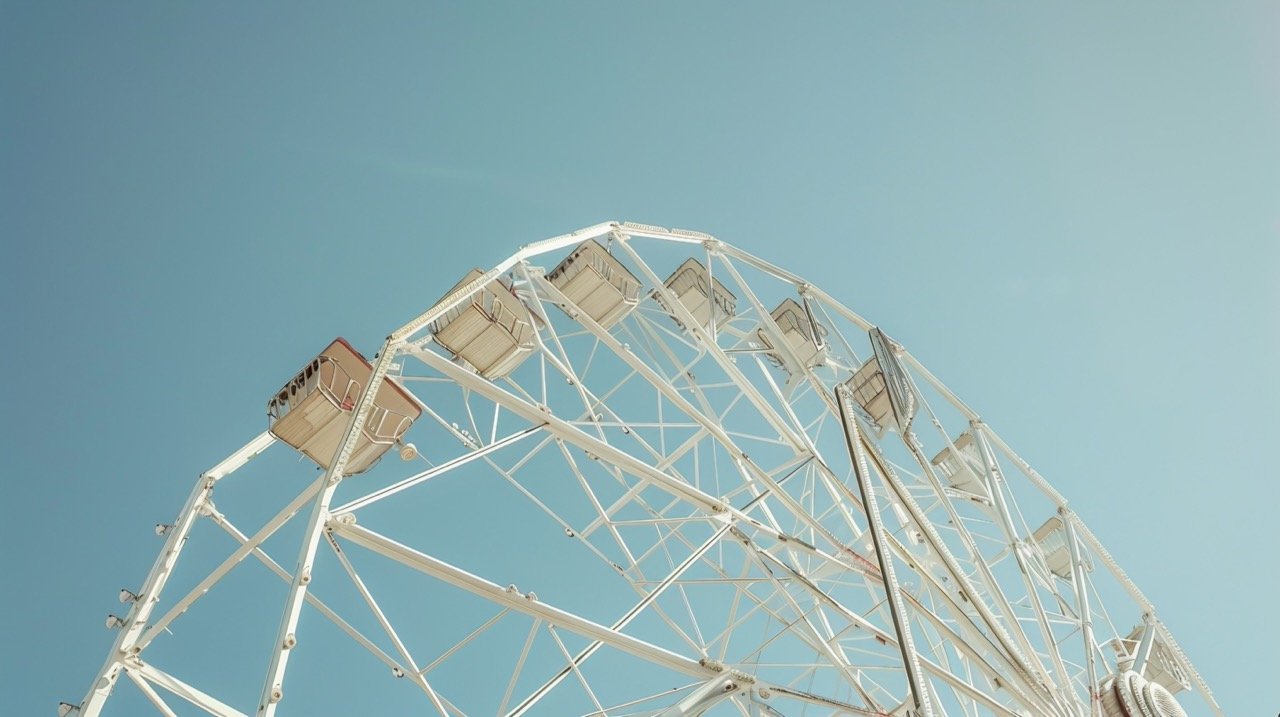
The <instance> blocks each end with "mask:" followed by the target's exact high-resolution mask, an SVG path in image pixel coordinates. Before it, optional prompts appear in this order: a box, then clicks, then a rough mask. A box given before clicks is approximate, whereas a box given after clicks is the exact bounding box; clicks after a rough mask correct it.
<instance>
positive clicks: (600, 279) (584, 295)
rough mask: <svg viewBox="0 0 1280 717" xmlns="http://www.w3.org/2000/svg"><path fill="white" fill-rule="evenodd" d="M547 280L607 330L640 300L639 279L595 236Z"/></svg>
mask: <svg viewBox="0 0 1280 717" xmlns="http://www.w3.org/2000/svg"><path fill="white" fill-rule="evenodd" d="M547 281H549V282H551V284H552V285H553V286H555V287H556V288H557V289H559V290H560V292H561V293H562V294H564V295H565V296H566V297H567V298H568V299H569V300H570V301H572V302H573V307H572V308H575V309H576V310H577V311H581V312H582V313H584V314H586V315H587V316H590V317H591V318H592V320H594V321H595V322H596V323H597V324H600V325H601V326H603V327H604V328H606V329H607V328H609V327H611V326H613V325H614V324H616V323H618V322H619V321H621V320H622V319H623V318H625V317H626V315H627V314H629V313H631V310H632V309H634V308H636V305H637V304H639V303H640V280H639V279H637V278H636V277H635V275H634V274H632V273H631V272H630V271H628V270H627V267H625V266H623V265H622V262H620V261H618V259H617V258H616V257H615V256H613V255H612V254H610V253H609V252H608V250H606V249H605V248H604V247H603V246H601V245H600V243H599V242H597V241H596V240H594V239H588V240H587V241H585V242H583V243H581V244H579V245H578V246H577V248H576V249H574V250H573V253H571V254H570V255H569V256H567V257H565V259H564V261H562V262H560V264H559V265H558V266H556V268H555V269H552V270H551V271H550V272H549V273H548V274H547ZM565 308H566V309H568V308H570V307H565Z"/></svg>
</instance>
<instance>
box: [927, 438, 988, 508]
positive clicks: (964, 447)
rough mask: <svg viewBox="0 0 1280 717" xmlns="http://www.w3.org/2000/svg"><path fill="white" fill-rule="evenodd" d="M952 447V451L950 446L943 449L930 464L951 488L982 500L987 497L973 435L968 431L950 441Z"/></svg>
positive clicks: (980, 462)
mask: <svg viewBox="0 0 1280 717" xmlns="http://www.w3.org/2000/svg"><path fill="white" fill-rule="evenodd" d="M952 445H954V446H955V449H954V450H952V447H951V446H947V447H946V448H943V449H942V450H941V451H939V452H938V454H937V455H936V456H934V457H933V460H931V461H930V463H932V464H933V465H934V467H936V468H937V469H938V472H939V473H941V474H942V477H943V479H944V480H946V481H947V483H948V484H949V485H950V486H951V487H952V488H955V489H956V490H960V491H964V492H965V493H970V494H972V495H975V496H981V497H983V498H984V499H985V498H987V497H989V496H988V495H987V486H986V482H985V481H984V480H983V479H982V476H983V475H984V474H985V473H986V471H985V469H984V468H983V467H982V457H981V456H980V455H979V454H978V446H977V444H976V443H974V441H973V434H971V433H969V432H968V431H965V432H964V433H961V434H960V435H959V436H956V439H955V440H954V441H952Z"/></svg>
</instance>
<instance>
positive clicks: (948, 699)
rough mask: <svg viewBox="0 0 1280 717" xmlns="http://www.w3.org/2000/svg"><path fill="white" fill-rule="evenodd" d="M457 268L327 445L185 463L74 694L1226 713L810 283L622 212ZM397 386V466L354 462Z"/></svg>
mask: <svg viewBox="0 0 1280 717" xmlns="http://www.w3.org/2000/svg"><path fill="white" fill-rule="evenodd" d="M570 252H573V253H572V254H570ZM566 255H568V256H569V259H567V260H566ZM690 258H692V259H693V261H687V260H689V259H690ZM673 268H675V269H676V271H675V273H673V274H671V275H670V276H669V277H668V278H666V279H664V278H663V277H664V276H667V273H668V272H670V271H671V270H672V269H673ZM468 278H469V280H464V282H463V283H462V284H461V285H459V286H458V287H455V289H454V290H453V291H452V292H451V293H449V294H448V295H447V296H445V298H443V299H442V300H441V301H440V302H439V303H437V304H435V305H434V306H433V307H432V308H430V309H429V310H428V311H426V312H425V313H424V314H422V315H421V316H419V317H417V318H416V319H414V320H413V321H410V322H409V323H408V324H406V325H405V326H403V327H401V328H400V329H398V330H397V331H395V332H394V333H392V334H391V335H390V337H388V338H387V340H386V342H385V343H384V344H383V345H382V347H381V349H380V350H379V352H378V353H377V356H376V359H375V360H374V361H373V363H372V365H371V368H370V370H369V375H368V377H367V379H366V380H364V381H363V382H356V383H355V384H352V385H355V386H356V388H357V389H358V390H356V391H354V392H352V393H350V395H349V398H344V399H342V400H341V401H337V402H335V405H337V406H339V408H340V409H341V410H342V413H341V417H342V422H341V424H340V425H341V430H337V432H336V433H335V434H334V440H335V443H334V444H333V445H334V452H333V456H334V457H333V459H332V460H329V461H324V462H322V463H321V465H322V466H325V465H326V464H327V467H323V468H322V469H320V470H319V472H317V470H316V468H315V465H314V464H311V463H308V462H305V461H300V460H298V459H297V454H296V453H294V452H293V451H292V450H291V449H290V448H289V447H288V446H274V444H276V443H279V442H280V441H278V440H277V439H276V438H275V437H274V436H273V435H272V434H271V433H263V434H262V435H260V436H258V437H257V438H255V439H253V440H252V441H250V442H249V443H248V444H247V445H245V446H244V447H243V448H241V449H240V450H238V451H236V452H235V453H233V454H232V455H231V456H230V457H229V458H227V459H226V460H225V461H223V462H222V463H220V464H219V465H217V466H215V467H214V468H213V469H211V470H209V471H208V472H206V473H204V474H202V475H201V476H200V478H199V480H198V481H197V484H196V486H195V488H194V490H193V491H192V493H191V496H190V497H189V498H188V500H187V502H186V504H185V505H184V506H183V507H182V509H181V511H180V512H179V514H178V516H177V519H176V520H175V521H174V522H173V523H172V524H171V525H170V524H163V525H160V526H157V532H159V533H162V534H163V535H164V536H165V540H166V542H165V545H164V548H163V549H162V551H161V553H160V556H159V557H158V558H157V560H156V563H155V565H154V566H153V567H152V569H151V572H150V573H149V574H148V575H147V577H146V579H145V581H144V582H143V583H142V584H141V585H140V586H138V588H137V590H128V591H124V592H122V595H121V598H122V600H123V601H126V602H128V603H129V604H130V611H129V612H128V614H127V615H126V616H124V617H120V618H113V619H112V620H111V621H110V626H112V627H115V628H116V629H118V631H119V632H118V636H117V637H116V640H115V644H114V645H113V646H112V648H111V650H110V652H109V654H108V656H107V659H106V662H105V664H104V665H103V668H102V670H101V672H100V674H99V675H97V676H96V677H95V679H94V682H93V685H92V686H91V688H90V690H89V691H88V694H87V695H86V696H85V698H84V700H83V701H82V702H81V703H80V704H78V705H76V706H72V705H63V707H62V708H61V710H62V712H63V714H72V713H78V714H82V715H84V717H96V716H97V715H99V714H132V713H134V710H136V709H139V707H138V705H151V706H152V707H154V708H155V709H156V710H158V712H159V713H160V714H166V715H175V714H181V713H182V710H187V709H190V708H192V707H193V706H194V707H195V708H196V709H198V710H201V711H203V712H207V713H209V714H214V715H242V714H257V715H262V716H264V717H269V716H270V715H273V714H275V713H276V712H277V710H278V709H279V710H283V711H284V712H286V713H290V712H292V713H294V714H300V713H303V712H300V711H296V710H307V709H310V710H312V711H315V710H316V707H315V705H317V704H320V705H323V704H337V702H325V700H342V699H350V694H351V690H353V689H361V688H362V689H365V690H371V691H376V693H377V695H376V696H377V700H375V699H374V697H361V698H359V699H367V701H368V702H367V703H368V704H370V705H374V704H382V701H388V700H389V702H386V703H387V704H389V705H407V706H408V707H407V709H414V711H415V712H421V713H425V714H438V715H446V716H449V717H452V716H456V715H491V714H497V715H507V716H508V717H516V716H518V715H525V714H528V715H539V714H541V715H605V714H607V715H615V716H621V715H703V714H705V715H742V716H745V717H758V716H765V715H787V716H788V717H795V716H797V715H815V714H823V715H825V714H833V715H905V714H920V715H944V714H946V715H979V714H983V715H985V714H995V715H1062V716H1064V717H1065V716H1068V715H1121V714H1124V715H1134V716H1136V715H1139V714H1145V715H1175V714H1178V713H1180V712H1181V710H1182V709H1187V710H1189V711H1191V712H1193V713H1195V712H1197V711H1200V712H1204V713H1212V714H1217V715H1221V711H1220V710H1219V708H1218V707H1217V705H1216V703H1215V702H1214V700H1213V697H1212V695H1211V693H1210V691H1209V689H1208V687H1207V686H1206V685H1205V684H1204V682H1203V680H1202V679H1201V678H1200V677H1199V675H1198V673H1197V672H1196V670H1195V669H1194V668H1193V666H1192V665H1191V663H1190V661H1189V660H1188V659H1187V657H1186V655H1184V654H1183V652H1182V651H1181V650H1180V649H1179V647H1178V645H1177V643H1176V642H1175V641H1174V639H1173V636H1172V635H1171V634H1170V633H1169V630H1168V629H1167V628H1166V626H1165V625H1164V624H1163V623H1162V622H1161V621H1160V620H1159V619H1158V618H1157V617H1156V614H1155V609H1154V607H1153V606H1152V603H1151V602H1150V601H1149V600H1148V599H1147V597H1146V596H1145V595H1143V593H1142V592H1141V591H1140V590H1139V589H1138V588H1137V587H1136V586H1135V585H1134V584H1133V583H1132V582H1131V581H1130V580H1129V579H1128V577H1127V576H1126V575H1125V573H1124V571H1123V570H1122V569H1121V568H1120V567H1119V566H1118V565H1117V564H1116V562H1115V561H1114V560H1113V559H1112V558H1111V556H1110V555H1109V554H1108V552H1107V551H1106V550H1105V549H1104V548H1103V546H1102V545H1101V543H1100V542H1099V541H1098V539H1097V538H1096V537H1095V536H1094V535H1093V533H1092V532H1090V531H1089V529H1088V528H1086V527H1085V525H1084V523H1083V522H1081V520H1080V518H1079V517H1078V516H1076V515H1075V514H1074V513H1073V512H1072V511H1071V510H1070V508H1068V506H1067V501H1066V499H1065V498H1064V497H1062V496H1061V495H1060V494H1059V493H1058V492H1057V491H1056V490H1055V489H1054V488H1053V487H1052V486H1051V485H1050V484H1049V482H1047V481H1046V480H1045V479H1044V478H1042V477H1041V476H1040V475H1039V474H1038V473H1037V472H1036V471H1035V470H1034V469H1032V468H1031V466H1030V465H1029V464H1028V463H1027V462H1026V461H1025V460H1023V459H1022V458H1020V457H1019V456H1018V455H1017V454H1015V453H1014V452H1013V450H1012V449H1011V448H1010V447H1009V446H1008V445H1007V444H1006V443H1005V442H1004V441H1003V440H1001V438H1000V436H999V435H998V434H997V433H996V432H995V431H994V430H992V429H991V428H990V427H989V426H988V425H986V424H985V423H984V422H983V421H982V420H981V418H980V417H979V415H978V414H977V413H975V412H974V411H973V410H971V409H970V408H969V407H968V406H967V405H966V404H965V403H963V402H962V401H961V400H960V399H958V398H957V397H956V396H955V395H953V394H952V393H951V391H949V390H948V389H947V388H946V387H945V386H944V385H943V384H942V383H941V382H939V381H938V380H937V379H936V378H934V376H933V375H932V374H931V373H929V371H927V370H926V369H925V368H924V367H923V366H922V365H921V364H920V363H919V362H918V361H917V360H916V359H915V358H914V357H913V356H912V355H911V354H910V353H908V352H907V351H906V350H905V349H903V348H902V347H901V346H899V345H898V344H896V343H895V342H893V341H892V340H891V339H890V338H889V337H887V336H885V335H884V334H883V333H882V332H880V331H879V330H878V329H876V328H875V327H874V326H873V325H872V324H870V323H869V322H867V321H866V320H864V319H863V318H862V317H860V316H859V315H858V314H856V313H854V312H853V311H851V310H849V309H848V308H846V307H845V306H844V305H843V304H841V303H840V302H839V301H838V300H837V299H836V298H834V297H833V296H832V295H830V294H828V293H827V292H825V291H823V290H822V289H820V288H818V287H816V286H813V285H811V284H809V283H807V282H806V281H804V280H803V279H801V278H800V277H798V276H796V275H794V274H791V273H789V272H787V271H785V270H783V269H780V268H778V267H776V266H773V265H772V264H769V263H766V262H765V261H762V260H760V259H758V258H756V257H754V256H752V255H750V254H748V253H746V252H743V251H741V250H739V249H736V248H734V247H732V246H730V245H729V244H726V243H724V242H721V241H719V240H717V239H715V238H713V237H711V236H708V235H705V234H701V233H697V232H689V231H680V230H668V229H663V228H660V227H653V226H647V225H638V224H632V223H607V224H601V225H597V226H593V227H589V228H587V229H583V230H581V231H578V232H574V233H572V234H567V235H564V236H560V237H556V238H553V239H548V240H546V241H541V242H537V243H534V244H530V245H528V246H526V247H524V248H522V249H521V250H520V251H519V252H517V253H516V254H515V255H514V256H512V257H510V258H509V259H507V260H506V261H503V262H502V263H500V264H498V265H497V266H496V267H494V268H493V269H491V270H489V271H487V272H485V271H476V272H473V274H472V275H470V276H469V277H468ZM504 292H505V293H504ZM775 305H776V308H775ZM473 310H474V312H475V313H474V314H468V313H467V312H468V311H473ZM468 317H471V318H468ZM475 317H479V318H475ZM472 319H475V322H474V326H470V325H468V324H465V323H464V322H465V321H471V320H472ZM464 329H465V330H466V331H465V332H464ZM486 331H488V332H489V333H484V332H486ZM466 332H470V333H466ZM464 333H465V336H464ZM315 365H316V366H319V365H320V364H319V363H316V364H315ZM390 384H394V385H395V386H398V387H400V388H402V389H403V390H404V391H406V392H407V393H408V394H411V395H412V397H413V399H414V401H415V402H416V403H417V404H418V405H419V406H420V408H421V412H422V414H421V416H420V417H419V418H418V420H416V421H415V422H413V425H412V426H411V427H410V428H408V430H407V432H404V431H400V430H399V429H397V431H396V432H394V434H393V435H391V437H390V438H388V439H387V441H386V442H388V443H389V442H391V441H394V442H395V444H396V445H398V446H399V447H400V451H399V452H400V454H401V457H402V458H404V459H406V460H404V461H402V460H397V459H396V458H395V455H394V454H395V451H394V450H393V451H392V453H391V455H390V456H388V457H387V458H386V459H385V460H382V461H381V462H379V463H377V465H376V466H375V467H373V468H372V469H371V470H369V471H368V472H367V473H362V474H360V475H358V476H351V475H345V471H344V469H345V468H346V467H347V465H348V463H349V462H353V461H354V459H353V458H352V456H353V455H354V454H357V453H359V454H360V455H361V456H365V457H366V458H367V457H368V456H369V455H370V454H369V453H368V450H369V449H368V442H369V440H372V438H368V440H366V439H362V438H361V437H362V436H365V437H376V436H378V435H380V434H378V433H377V431H376V430H372V431H371V429H370V425H371V422H372V421H374V420H375V419H376V420H378V421H379V422H380V425H381V423H385V415H380V414H379V410H380V409H379V405H378V399H377V398H376V397H377V396H378V394H379V390H380V389H382V388H384V387H385V386H387V385H390ZM357 397H358V400H357ZM273 405H274V404H273ZM275 410H276V409H275V408H273V411H275ZM385 413H386V412H385V411H384V412H383V414H385ZM274 415H275V413H273V416H274ZM379 430H381V429H379ZM362 440H365V442H364V443H362V442H361V441H362ZM361 451H365V452H363V453H361ZM260 454H261V455H262V456H263V457H262V458H257V457H258V456H259V455H260ZM273 455H274V456H277V457H276V458H272V456H273ZM325 455H328V453H325ZM255 458H257V460H254V461H253V463H252V464H250V459H255ZM272 461H274V462H272ZM366 462H367V461H366ZM353 464H354V463H353ZM255 471H256V472H255ZM233 473H240V474H241V475H237V476H236V480H235V481H229V480H228V478H229V477H230V476H231V475H232V474H233ZM300 476H301V479H299V477H300ZM215 494H216V495H217V496H218V500H219V502H218V504H217V505H215V503H214V501H213V498H214V496H215ZM224 510H225V511H226V514H224V512H223V511H224ZM237 510H238V511H240V512H241V513H243V514H244V515H243V516H240V515H238V514H237ZM233 516H235V517H234V519H233ZM245 520H250V521H253V522H252V524H256V525H260V527H258V528H256V530H253V531H252V532H250V531H247V530H243V529H242V528H241V527H239V526H240V525H242V524H245V523H244V521H245ZM201 526H204V527H201ZM219 535H221V536H222V537H221V538H220V537H219ZM226 537H229V538H230V542H229V543H227V542H226V541H225V538H226ZM219 540H222V541H223V542H222V543H221V544H220V543H219ZM224 545H226V546H229V547H226V548H224V547H223V546H224ZM281 552H283V553H284V554H285V555H286V556H289V557H292V556H294V555H296V559H294V560H293V562H292V563H290V562H289V561H288V559H287V558H286V557H280V555H281ZM272 553H274V554H275V555H274V556H273V554H272ZM179 558H183V561H182V563H181V564H180V562H179ZM253 564H259V565H261V566H266V568H267V569H266V570H262V569H251V568H248V567H242V565H253ZM286 565H288V566H291V567H285V566H286ZM179 568H181V569H179ZM281 597H282V599H283V604H284V607H283V611H282V613H283V614H282V616H281V611H280V610H279V605H280V600H281ZM206 608H207V609H208V615H207V616H203V617H202V611H204V610H205V609H206ZM262 616H266V617H265V618H263V617H262ZM263 619H265V620H266V622H263ZM277 620H278V626H273V625H275V623H276V621H277ZM334 627H336V630H335V629H332V628H334ZM236 630H243V632H244V633H245V635H246V637H244V638H235V639H232V638H224V637H223V633H228V632H234V631H236ZM309 634H314V635H316V638H315V639H314V640H309V638H308V635H309ZM202 635H203V637H202ZM224 643H225V644H224ZM226 644H233V645H235V647H234V648H232V649H231V651H230V652H229V653H228V654H229V655H232V656H233V657H231V658H230V659H228V660H227V663H226V666H220V667H218V668H217V669H214V668H213V667H212V665H214V664H221V663H219V662H218V660H219V658H218V657H217V656H216V655H217V654H218V650H220V649H224V648H225V646H226ZM322 645H323V648H322V647H321V646H322ZM309 647H311V648H312V650H313V651H312V652H310V653H308V648H309ZM295 653H296V655H297V657H296V660H297V661H298V662H299V665H300V666H296V667H295V671H294V672H293V673H289V674H288V675H287V674H286V668H287V667H288V666H289V665H290V662H291V657H293V656H295ZM308 660H309V662H308V664H306V665H301V664H300V663H301V662H302V661H308ZM264 666H265V668H266V670H265V677H264V675H263V667H264ZM370 668H372V669H373V670H374V671H373V672H372V673H371V672H369V670H370ZM300 669H305V670H306V672H305V674H306V675H309V677H307V678H306V679H305V681H303V678H302V677H301V673H299V672H298V670H300ZM179 675H180V676H181V677H179ZM317 675H326V677H324V678H318V677H317ZM370 675H373V676H370ZM344 676H350V678H351V681H352V682H353V683H355V684H353V685H344V683H343V682H342V680H343V677H344ZM122 678H124V679H123V680H122ZM125 682H128V683H131V684H132V687H126V686H125V684H124V683H125ZM117 683H119V684H117ZM133 688H136V689H133ZM326 690H332V691H333V692H334V696H326ZM1181 691H1185V693H1186V694H1183V695H1180V696H1179V697H1178V698H1177V699H1176V700H1174V698H1173V697H1171V694H1172V693H1177V692H1181ZM1193 695H1195V696H1198V699H1197V698H1196V697H1193ZM130 700H132V702H130ZM291 701H292V702H294V703H295V704H297V705H298V707H297V708H293V707H291ZM121 702H123V703H124V704H123V705H121V704H119V703H121ZM1179 703H1181V704H1182V707H1179V706H1178V705H1179ZM308 705H309V706H308ZM121 709H123V710H124V711H120V710H121ZM104 710H105V711H104Z"/></svg>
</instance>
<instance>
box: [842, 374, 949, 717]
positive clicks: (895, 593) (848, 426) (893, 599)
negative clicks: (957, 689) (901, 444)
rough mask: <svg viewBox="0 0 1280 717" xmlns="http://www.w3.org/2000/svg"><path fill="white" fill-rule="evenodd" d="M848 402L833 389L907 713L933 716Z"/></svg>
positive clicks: (845, 393)
mask: <svg viewBox="0 0 1280 717" xmlns="http://www.w3.org/2000/svg"><path fill="white" fill-rule="evenodd" d="M852 400H853V396H852V395H851V394H850V391H849V388H848V387H847V386H845V385H844V384H840V385H839V386H837V387H836V405H837V406H839V408H840V422H841V424H842V426H843V428H844V436H845V441H846V442H847V444H848V447H849V460H850V461H851V462H852V463H853V472H854V475H855V476H856V477H857V479H858V490H859V492H860V493H861V494H862V507H863V510H864V511H865V512H866V514H867V523H868V526H869V528H870V530H869V531H868V532H869V533H871V540H872V543H873V544H874V545H875V548H876V560H877V561H879V563H880V575H881V577H882V578H883V579H884V589H885V594H886V597H887V598H888V599H887V601H886V602H888V603H889V613H890V615H891V616H892V617H893V629H894V632H895V633H896V634H897V637H898V647H899V649H900V650H901V651H902V664H903V666H904V667H906V672H907V686H908V688H909V689H910V690H911V699H912V701H914V703H915V709H914V710H912V711H911V712H910V714H912V715H918V716H919V717H933V706H932V704H930V702H929V693H928V691H927V689H926V688H925V684H924V679H923V674H922V671H921V669H920V661H919V660H918V659H917V657H916V645H915V641H914V640H913V639H912V637H911V626H910V624H908V622H907V611H906V606H905V605H903V602H902V592H901V589H900V588H899V587H898V578H897V574H896V572H895V570H894V567H893V557H892V556H890V555H889V546H888V544H887V541H886V540H885V534H884V523H883V521H881V520H880V508H879V506H878V505H877V502H876V496H875V491H873V490H872V488H871V476H870V475H869V474H868V471H867V458H866V455H865V454H864V453H863V450H864V449H863V447H862V438H861V436H859V433H858V422H857V418H855V417H854V413H853V411H852V409H851V408H850V406H849V403H850V402H851V401H852Z"/></svg>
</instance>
